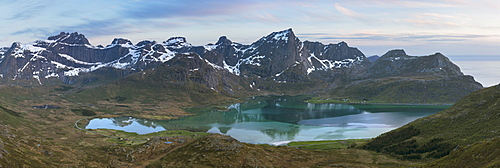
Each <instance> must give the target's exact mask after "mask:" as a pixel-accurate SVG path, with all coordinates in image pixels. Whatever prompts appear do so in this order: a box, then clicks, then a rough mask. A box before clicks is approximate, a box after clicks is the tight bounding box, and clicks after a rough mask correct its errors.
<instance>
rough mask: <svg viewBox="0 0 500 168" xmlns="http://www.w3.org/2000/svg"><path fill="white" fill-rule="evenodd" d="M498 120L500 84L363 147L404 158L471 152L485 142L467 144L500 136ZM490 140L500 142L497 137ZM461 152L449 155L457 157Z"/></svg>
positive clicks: (422, 157)
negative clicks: (475, 145)
mask: <svg viewBox="0 0 500 168" xmlns="http://www.w3.org/2000/svg"><path fill="white" fill-rule="evenodd" d="M498 123H500V85H497V86H493V87H489V88H485V89H481V90H479V91H476V92H474V93H472V94H470V95H468V96H466V97H464V98H462V99H461V100H460V101H458V102H457V103H456V104H455V105H454V106H452V107H450V108H449V109H446V110H444V111H442V112H439V113H436V114H434V115H431V116H427V117H424V118H420V119H418V120H415V121H413V122H411V123H409V124H407V125H405V126H403V127H401V128H398V129H396V130H393V131H390V132H388V133H385V134H382V135H380V136H378V137H377V138H374V139H372V140H371V141H370V142H368V143H367V144H366V145H365V146H363V148H364V149H369V150H373V151H377V152H382V153H387V154H390V155H393V156H397V157H399V158H402V159H433V158H441V157H443V156H446V155H448V154H450V152H451V153H452V154H453V151H457V150H458V151H467V152H460V153H462V154H464V155H467V156H470V155H469V154H470V153H473V152H474V151H482V149H481V148H483V147H484V145H483V146H477V147H474V148H468V147H467V146H469V145H473V144H475V143H478V142H481V141H490V139H491V138H496V137H500V124H498ZM488 144H492V145H493V146H495V145H498V144H497V140H493V141H491V142H489V143H488ZM464 148H465V149H464ZM478 148H479V149H478ZM460 153H454V154H453V155H452V156H448V157H455V158H456V157H459V156H457V155H460ZM492 155H493V156H492V157H495V158H498V157H500V156H498V155H496V154H495V153H494V152H493V153H492ZM460 157H465V156H460ZM469 159H473V158H469ZM470 161H471V162H472V160H470ZM464 162H467V161H464ZM493 162H494V161H492V163H493Z"/></svg>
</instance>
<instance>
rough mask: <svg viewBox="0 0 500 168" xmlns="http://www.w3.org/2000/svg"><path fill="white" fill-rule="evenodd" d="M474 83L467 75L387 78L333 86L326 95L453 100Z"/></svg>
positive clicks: (384, 100) (410, 100) (373, 99)
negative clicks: (334, 87) (329, 93)
mask: <svg viewBox="0 0 500 168" xmlns="http://www.w3.org/2000/svg"><path fill="white" fill-rule="evenodd" d="M474 82H475V81H474V79H473V78H472V77H469V76H455V77H446V78H432V77H411V78H410V77H387V78H380V79H371V80H362V81H355V82H352V83H351V84H348V85H345V86H343V87H338V88H336V89H334V90H333V91H332V92H331V95H330V97H337V98H350V99H358V100H362V99H366V100H368V102H371V103H423V104H431V103H454V102H456V101H458V100H459V99H460V98H462V97H464V96H466V95H468V94H469V93H471V92H473V91H475V90H478V89H479V88H480V87H479V85H478V87H474V85H471V83H474Z"/></svg>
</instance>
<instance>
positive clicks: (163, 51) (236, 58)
mask: <svg viewBox="0 0 500 168" xmlns="http://www.w3.org/2000/svg"><path fill="white" fill-rule="evenodd" d="M2 53H3V54H2V56H1V57H0V58H2V59H1V60H0V73H1V74H2V75H1V79H0V83H1V85H0V93H1V94H0V107H1V108H0V116H1V119H0V134H1V135H2V136H1V139H0V167H23V166H28V167H30V166H31V167H204V166H208V167H229V166H238V167H256V166H261V167H264V166H265V167H287V165H290V164H293V165H297V166H298V167H408V166H415V167H425V166H430V167H432V166H441V165H444V164H446V165H458V164H460V163H459V162H458V161H457V159H456V158H461V160H462V161H463V162H464V163H467V164H470V165H480V166H485V167H488V166H490V167H495V166H498V165H499V164H500V161H499V156H498V152H497V151H491V150H488V148H489V149H491V148H495V147H498V146H499V143H498V142H499V141H498V140H497V139H498V137H499V136H500V135H499V131H500V130H499V125H498V124H496V123H499V121H498V119H499V118H500V117H499V115H500V113H499V111H500V110H499V109H498V107H500V106H499V104H498V101H499V100H500V99H499V98H500V97H499V94H498V93H500V92H499V90H500V89H499V86H498V85H497V86H492V87H489V88H482V85H481V84H480V83H478V82H476V81H475V80H474V78H473V77H472V76H468V75H464V74H463V73H462V72H461V71H460V68H459V67H458V66H456V65H455V64H453V62H451V61H450V60H449V59H448V58H447V57H446V56H444V55H443V54H441V53H435V54H431V55H428V56H409V55H407V54H406V53H405V52H404V51H403V50H391V51H389V52H387V53H386V54H384V55H383V56H381V57H380V58H379V59H377V60H375V61H373V62H371V61H369V60H368V59H367V58H366V57H365V56H364V54H363V53H361V51H359V50H358V49H356V48H354V47H349V46H348V45H347V43H345V42H341V43H338V44H328V45H325V44H321V43H318V42H309V41H304V42H302V41H300V39H298V38H297V37H296V36H295V35H294V32H293V31H292V30H291V29H287V30H283V31H279V32H273V33H271V34H269V35H267V36H264V37H262V38H261V39H259V40H257V41H256V42H253V43H252V44H250V45H244V44H239V43H235V42H232V41H230V40H229V39H228V38H227V37H225V36H223V37H220V38H219V40H218V41H217V43H215V44H207V45H204V46H193V45H191V44H189V43H187V41H186V39H185V38H183V37H173V38H169V39H168V40H166V41H164V42H156V41H141V42H139V43H137V44H135V45H134V44H132V42H130V41H129V40H127V39H122V38H120V39H118V38H117V39H114V40H113V42H112V43H111V44H110V45H108V46H106V47H104V46H92V45H91V44H90V42H89V41H88V40H87V39H86V38H85V36H83V35H81V34H78V33H64V32H62V33H60V34H59V35H56V36H51V37H49V38H48V39H47V40H39V41H36V42H33V43H30V44H21V43H14V44H13V45H12V46H11V47H10V48H8V49H7V48H5V49H2ZM273 95H275V96H278V95H279V96H285V95H287V96H298V95H302V96H304V95H306V96H308V97H309V98H313V100H335V101H343V100H349V101H352V102H356V103H357V104H352V105H347V104H339V105H337V106H338V107H339V108H340V107H342V108H344V107H345V108H348V109H364V111H370V110H371V111H370V112H373V113H376V112H374V111H373V110H374V109H375V110H376V109H377V108H378V107H376V106H370V105H369V104H376V103H392V104H396V105H397V104H399V105H401V104H454V105H453V106H451V107H450V108H447V109H446V110H444V111H441V110H442V109H445V108H438V110H436V109H434V110H432V114H425V115H420V116H419V117H416V118H420V117H423V118H420V119H417V120H415V121H413V122H410V120H408V121H407V122H403V121H401V123H399V120H400V118H399V119H398V118H397V117H396V118H393V119H390V121H392V122H396V121H398V124H393V125H397V126H394V127H391V129H394V128H395V127H399V128H397V129H394V130H392V131H389V130H390V129H387V130H385V131H389V132H387V133H384V134H382V135H380V136H378V137H373V136H377V135H371V137H373V139H370V140H354V142H353V143H351V142H343V141H342V143H347V144H348V146H345V145H338V144H337V141H334V142H326V143H323V144H316V145H318V146H320V147H318V146H315V147H312V146H310V144H307V143H306V144H301V145H302V146H295V147H294V146H293V145H290V146H271V145H265V144H253V143H243V142H240V141H238V140H237V139H235V138H232V137H230V136H227V135H220V134H213V133H207V130H210V129H212V127H207V125H210V124H212V125H213V123H219V124H220V125H219V127H218V130H219V132H221V133H224V132H226V133H227V131H228V130H229V128H225V127H227V125H230V124H229V123H231V122H234V121H228V120H225V118H224V116H222V115H228V116H225V117H228V118H240V120H238V122H243V120H247V119H245V117H247V118H257V119H259V117H265V118H263V119H265V120H266V121H268V120H270V119H273V120H274V121H276V120H287V122H289V123H294V124H298V125H300V126H301V127H302V126H303V125H308V124H309V125H314V124H320V123H321V122H329V121H318V120H319V119H323V118H319V117H316V118H315V117H310V118H308V117H307V116H306V115H303V116H300V115H299V114H301V113H300V112H297V113H296V116H300V117H301V118H300V119H297V118H293V117H286V115H275V116H272V115H267V116H253V115H246V116H245V115H238V113H235V112H237V111H238V110H236V109H238V108H242V107H244V106H241V103H246V102H251V101H248V99H249V98H255V97H270V96H273ZM267 101H270V100H267ZM275 101H276V100H275ZM304 101H305V99H301V103H303V102H304ZM264 102H266V101H264ZM253 103H255V104H253V105H255V106H261V105H259V103H262V101H254V102H253ZM273 103H274V104H276V103H278V104H279V103H280V102H272V103H268V104H273ZM283 103H284V104H286V102H283ZM301 103H297V102H295V103H294V102H291V103H289V104H291V105H288V106H287V107H288V109H284V110H283V109H282V111H281V112H282V113H288V112H290V111H293V110H290V109H293V108H292V107H291V106H294V105H300V104H301ZM336 103H339V102H336ZM344 103H345V102H344ZM349 103H350V102H349ZM231 104H233V105H235V104H240V107H238V108H233V109H232V110H233V111H231V108H230V107H229V108H228V106H229V105H231ZM304 104H305V103H304ZM304 104H302V105H304ZM307 105H310V106H314V107H315V108H313V110H312V111H311V115H317V114H318V112H317V111H314V110H317V109H316V107H317V108H320V106H322V105H321V104H316V105H315V104H306V106H307ZM34 107H37V108H34ZM38 107H41V108H38ZM45 107H54V108H45ZM55 107H57V108H55ZM266 108H267V109H268V110H270V111H269V114H271V113H273V112H276V110H278V111H279V110H280V109H279V108H278V107H274V106H273V107H266ZM269 108H273V109H269ZM412 109H414V108H412ZM207 110H208V112H207ZM227 110H229V111H227ZM239 111H240V112H241V111H244V110H243V109H240V110H239ZM320 111H321V110H320ZM354 111H355V112H354V113H355V114H358V113H362V112H361V111H363V110H361V111H356V110H354ZM384 111H386V110H384ZM410 111H411V110H410ZM438 111H440V112H438ZM319 113H324V114H325V115H328V114H327V112H319ZM354 113H353V114H354ZM353 114H351V113H349V114H346V115H345V116H351V117H353V118H355V119H359V117H354V116H353ZM380 114H381V113H380ZM332 115H333V114H332ZM427 115H429V116H427ZM120 116H127V117H134V118H137V120H139V119H150V120H149V121H147V122H149V123H150V122H166V123H172V124H171V125H169V127H168V129H167V131H161V132H155V133H151V134H143V135H139V134H134V133H129V132H124V131H115V130H105V129H92V130H90V129H85V128H84V126H86V125H87V124H89V123H90V122H91V119H93V118H94V117H100V118H115V117H120ZM200 116H202V117H203V116H204V117H206V119H205V120H208V121H215V122H210V123H208V122H207V123H204V122H205V121H202V120H196V118H197V117H200ZM290 116H292V115H290ZM294 116H295V115H294ZM424 116H427V117H424ZM330 117H332V116H330ZM179 118H181V119H179ZM326 118H328V117H326ZM416 118H415V119H416ZM127 119H130V118H125V119H123V120H127ZM263 119H262V118H261V120H263ZM330 119H331V120H333V118H330ZM343 119H346V118H343ZM379 119H380V118H378V119H373V120H379ZM382 119H388V117H387V116H385V117H384V116H382ZM388 120H389V119H388ZM412 120H414V119H411V121H412ZM77 121H78V122H77ZM142 122H143V123H146V121H145V120H143V121H142ZM175 122H179V123H175ZM225 122H227V123H225ZM408 122H410V123H408ZM122 123H123V122H122ZM200 123H202V125H201V126H200V127H198V128H194V127H183V126H182V124H200ZM346 123H348V122H347V121H346ZM407 123H408V124H407ZM224 124H226V125H224ZM327 124H328V123H327ZM330 124H331V123H330ZM372 124H374V123H372ZM377 124H378V123H377ZM295 126H297V125H286V124H285V127H287V128H289V129H292V132H293V131H297V130H294V128H295ZM400 126H401V127H400ZM242 127H243V128H245V129H248V128H251V127H248V126H242ZM78 128H80V129H78ZM260 131H261V132H266V131H268V132H269V134H270V135H271V134H272V135H276V134H274V133H272V131H273V130H266V129H263V130H260ZM385 131H382V132H385ZM215 132H216V131H215ZM278 132H279V131H278ZM314 132H318V131H314ZM368 132H371V131H368ZM380 133H381V132H380ZM247 134H250V133H247ZM278 134H280V133H278ZM281 134H282V135H284V136H288V132H286V131H285V133H281ZM332 136H333V138H328V139H350V137H340V138H339V137H337V138H335V136H334V135H332ZM355 138H360V137H355ZM325 139H327V138H325ZM283 140H289V139H283ZM306 140H309V139H306ZM311 140H319V139H311ZM280 141H281V140H280ZM338 143H340V142H338ZM331 144H334V145H336V146H335V147H329V145H331ZM322 146H323V147H322ZM301 148H302V149H301ZM478 152H481V153H487V154H489V155H485V156H484V157H483V156H481V157H482V159H479V160H467V159H463V158H466V157H465V155H467V156H470V155H475V156H476V155H477V154H478ZM24 156H30V157H24Z"/></svg>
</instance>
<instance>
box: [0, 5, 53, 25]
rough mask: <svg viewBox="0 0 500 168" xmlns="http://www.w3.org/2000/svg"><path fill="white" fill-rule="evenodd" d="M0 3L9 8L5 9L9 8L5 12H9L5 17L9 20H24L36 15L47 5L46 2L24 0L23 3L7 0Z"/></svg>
mask: <svg viewBox="0 0 500 168" xmlns="http://www.w3.org/2000/svg"><path fill="white" fill-rule="evenodd" d="M2 5H5V6H6V7H8V8H9V9H7V10H9V11H7V13H10V17H7V18H6V19H7V20H11V21H12V20H16V21H18V20H26V19H30V18H33V17H36V16H38V15H40V14H41V13H42V12H44V11H45V9H46V8H47V6H49V4H48V3H46V2H43V1H26V2H24V3H19V2H16V1H8V2H4V3H3V4H2ZM4 12H6V11H4ZM7 16H9V15H7Z"/></svg>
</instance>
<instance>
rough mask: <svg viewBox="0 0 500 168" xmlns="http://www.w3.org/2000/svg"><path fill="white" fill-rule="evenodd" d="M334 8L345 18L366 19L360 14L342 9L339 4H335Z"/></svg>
mask: <svg viewBox="0 0 500 168" xmlns="http://www.w3.org/2000/svg"><path fill="white" fill-rule="evenodd" d="M334 7H335V9H336V10H337V11H339V12H340V13H341V14H343V15H345V16H347V17H351V18H355V19H366V16H365V15H363V14H361V13H357V12H354V11H352V10H350V9H347V8H345V7H343V6H340V4H339V3H335V4H334Z"/></svg>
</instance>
